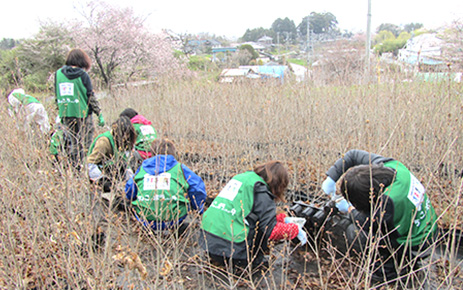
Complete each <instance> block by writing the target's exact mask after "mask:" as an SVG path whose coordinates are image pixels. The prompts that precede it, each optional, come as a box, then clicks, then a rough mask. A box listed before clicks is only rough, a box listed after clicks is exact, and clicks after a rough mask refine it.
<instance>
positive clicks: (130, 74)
mask: <svg viewBox="0 0 463 290" xmlns="http://www.w3.org/2000/svg"><path fill="white" fill-rule="evenodd" d="M80 12H81V14H82V16H83V18H84V21H83V22H82V23H79V24H77V25H75V26H74V27H73V28H72V29H71V31H72V37H73V39H74V41H75V42H76V44H77V45H78V46H79V47H81V48H82V49H84V50H85V51H87V52H89V55H90V57H91V58H92V59H93V61H94V64H93V69H94V70H95V72H96V73H97V74H98V75H99V76H100V77H101V80H102V81H103V83H104V84H105V85H106V86H107V87H109V88H111V86H112V85H114V84H115V83H120V82H122V83H127V82H129V81H132V80H134V79H139V78H144V79H146V78H150V77H153V76H159V75H162V74H166V73H172V72H173V73H177V74H179V73H180V74H183V73H185V72H186V66H184V65H183V64H182V63H181V62H179V60H178V59H176V58H175V57H174V54H173V49H172V46H171V43H170V39H169V37H168V35H167V34H162V33H160V34H153V33H150V32H149V31H148V30H147V29H146V28H145V26H144V20H145V19H143V18H142V17H140V16H137V15H135V14H134V12H133V10H132V9H131V8H119V7H115V6H111V5H109V4H107V3H105V2H102V1H93V2H90V3H88V4H87V5H86V6H85V7H84V8H82V9H81V11H80Z"/></svg>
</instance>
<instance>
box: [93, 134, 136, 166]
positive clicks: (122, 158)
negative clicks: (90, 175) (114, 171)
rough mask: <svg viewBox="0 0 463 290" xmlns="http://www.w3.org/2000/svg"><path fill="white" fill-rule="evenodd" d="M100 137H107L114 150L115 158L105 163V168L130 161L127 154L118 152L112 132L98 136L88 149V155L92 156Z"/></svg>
mask: <svg viewBox="0 0 463 290" xmlns="http://www.w3.org/2000/svg"><path fill="white" fill-rule="evenodd" d="M100 137H106V138H108V139H109V143H110V144H111V148H112V150H113V156H112V158H111V159H110V160H107V161H106V162H105V164H103V168H107V167H109V166H112V165H114V164H118V163H119V162H127V160H128V157H127V155H126V154H124V153H123V152H120V151H119V150H117V148H116V143H115V142H114V137H113V135H112V134H111V131H106V132H104V133H102V134H100V135H98V136H97V137H96V138H95V139H94V140H93V142H92V144H91V145H90V148H88V153H87V155H90V154H92V152H93V149H94V148H95V144H96V140H98V139H99V138H100Z"/></svg>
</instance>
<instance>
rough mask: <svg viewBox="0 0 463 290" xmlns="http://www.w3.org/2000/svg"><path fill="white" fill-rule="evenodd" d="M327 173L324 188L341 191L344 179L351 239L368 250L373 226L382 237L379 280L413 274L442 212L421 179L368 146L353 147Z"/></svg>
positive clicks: (376, 275)
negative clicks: (364, 149)
mask: <svg viewBox="0 0 463 290" xmlns="http://www.w3.org/2000/svg"><path fill="white" fill-rule="evenodd" d="M344 173H345V175H344V176H343V177H342V178H341V176H342V175H343V174H344ZM327 175H328V177H327V179H326V180H325V181H324V182H323V184H322V189H323V191H324V192H325V193H327V194H330V195H333V194H335V192H336V181H338V180H339V179H340V191H341V194H342V196H343V197H344V198H345V199H347V200H348V201H349V202H350V203H351V204H350V208H349V209H348V211H349V212H351V214H352V216H353V218H354V221H355V222H354V223H353V224H351V225H350V226H349V227H348V228H347V230H346V236H347V238H348V241H349V243H351V244H352V245H353V246H354V249H356V250H357V251H358V252H362V251H365V249H366V245H368V244H369V243H368V235H369V231H370V228H371V229H372V234H373V235H374V236H375V237H376V238H375V240H374V241H376V240H378V241H379V243H377V248H378V253H379V256H380V259H379V260H377V261H376V262H375V265H374V267H373V269H374V270H373V271H374V272H373V275H372V279H373V280H374V282H383V281H389V280H392V279H395V278H397V277H398V276H400V275H405V274H407V273H409V272H410V271H411V267H410V264H408V263H409V262H411V263H414V262H416V260H417V259H415V257H417V256H416V255H419V254H418V252H422V253H421V256H420V257H423V256H424V254H425V253H424V250H426V249H427V248H428V247H429V245H430V244H431V243H432V240H433V237H434V235H435V233H436V230H437V225H436V219H437V217H436V213H435V212H434V208H433V206H432V204H431V201H430V200H429V198H428V196H427V195H426V193H425V189H424V187H423V185H422V184H421V183H420V181H419V180H418V179H417V178H416V177H415V176H414V175H413V174H412V173H411V172H410V171H409V170H408V169H407V168H406V167H405V166H404V165H403V164H402V163H400V162H399V161H397V160H394V159H392V158H387V157H383V156H380V155H377V154H373V153H369V152H366V151H362V150H350V151H348V152H347V153H346V154H345V155H344V157H343V158H340V159H339V160H337V161H336V163H335V164H334V165H333V166H332V167H331V168H330V169H329V170H328V171H327ZM372 241H373V240H372ZM369 248H370V249H371V248H372V247H369ZM403 258H405V259H403ZM410 258H412V259H413V261H410ZM401 261H403V262H402V263H401Z"/></svg>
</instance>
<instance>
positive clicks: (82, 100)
mask: <svg viewBox="0 0 463 290" xmlns="http://www.w3.org/2000/svg"><path fill="white" fill-rule="evenodd" d="M61 70H62V68H60V69H59V70H58V71H57V72H56V99H57V100H56V101H57V103H58V114H59V116H60V117H61V118H63V117H76V118H86V117H87V115H88V96H87V88H85V86H84V84H83V83H82V79H81V78H75V79H72V80H70V79H68V78H67V77H66V76H65V75H64V73H63V72H62V71H61Z"/></svg>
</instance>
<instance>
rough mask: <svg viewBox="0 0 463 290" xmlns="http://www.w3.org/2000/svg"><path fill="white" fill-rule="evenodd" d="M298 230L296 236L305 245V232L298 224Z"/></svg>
mask: <svg viewBox="0 0 463 290" xmlns="http://www.w3.org/2000/svg"><path fill="white" fill-rule="evenodd" d="M298 228H299V232H298V233H297V236H296V237H297V238H298V240H299V241H300V242H301V245H305V244H306V243H307V233H306V232H305V231H304V228H303V227H301V226H299V227H298Z"/></svg>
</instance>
